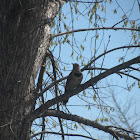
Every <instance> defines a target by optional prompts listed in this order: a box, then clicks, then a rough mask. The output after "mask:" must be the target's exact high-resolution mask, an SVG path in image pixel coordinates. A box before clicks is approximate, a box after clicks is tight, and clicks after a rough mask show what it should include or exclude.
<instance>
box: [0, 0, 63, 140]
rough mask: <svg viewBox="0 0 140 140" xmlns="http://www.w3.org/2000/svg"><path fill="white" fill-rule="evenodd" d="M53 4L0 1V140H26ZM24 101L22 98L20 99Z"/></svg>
mask: <svg viewBox="0 0 140 140" xmlns="http://www.w3.org/2000/svg"><path fill="white" fill-rule="evenodd" d="M60 7H61V2H60V1H55V0H22V1H20V0H0V126H1V127H0V139H1V140H10V139H11V140H13V139H20V140H26V139H29V136H30V127H31V123H26V122H24V119H23V118H24V117H25V116H26V115H28V114H29V113H31V111H33V109H34V106H35V102H31V101H30V102H28V101H29V100H31V99H32V98H34V94H33V90H34V82H35V78H36V76H37V73H38V70H39V68H40V65H41V62H42V60H43V57H44V55H45V53H46V50H47V48H48V46H49V41H50V38H51V30H50V28H51V22H52V20H53V19H54V17H55V16H56V14H57V13H58V11H59V9H60ZM24 97H25V98H24Z"/></svg>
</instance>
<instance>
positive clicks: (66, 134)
mask: <svg viewBox="0 0 140 140" xmlns="http://www.w3.org/2000/svg"><path fill="white" fill-rule="evenodd" d="M42 133H43V134H45V133H47V134H56V135H65V136H77V137H83V138H88V139H91V140H96V139H93V138H91V137H88V136H85V135H79V134H68V133H58V132H48V131H43V132H39V133H36V134H34V135H32V136H31V138H33V137H35V136H37V135H40V134H42Z"/></svg>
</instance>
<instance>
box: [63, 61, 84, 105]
mask: <svg viewBox="0 0 140 140" xmlns="http://www.w3.org/2000/svg"><path fill="white" fill-rule="evenodd" d="M82 79H83V74H82V72H81V70H80V67H79V64H77V63H74V64H73V70H72V71H71V73H70V74H69V76H68V78H67V82H66V86H65V94H66V93H67V92H68V91H71V90H73V89H74V88H76V87H77V86H78V85H80V83H81V81H82ZM67 102H68V99H67V100H64V101H63V104H64V105H66V103H67Z"/></svg>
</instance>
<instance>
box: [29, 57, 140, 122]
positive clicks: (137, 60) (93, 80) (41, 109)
mask: <svg viewBox="0 0 140 140" xmlns="http://www.w3.org/2000/svg"><path fill="white" fill-rule="evenodd" d="M136 63H140V56H138V57H136V58H134V59H132V60H130V61H127V62H125V63H123V64H120V65H118V66H115V67H113V68H111V69H108V70H106V71H105V72H103V73H101V74H99V75H97V76H96V77H94V78H91V79H90V80H89V81H87V82H86V83H84V84H82V85H80V86H79V87H78V88H77V89H74V90H73V91H72V92H68V93H67V94H63V95H61V96H58V97H56V98H53V99H51V100H48V101H47V102H46V103H45V104H43V105H41V106H40V107H39V108H37V109H36V110H35V111H33V112H31V114H30V115H28V116H27V118H32V120H34V119H36V118H38V115H39V114H40V113H42V112H45V110H46V109H48V108H49V107H51V106H53V105H54V104H57V103H59V102H62V101H63V100H65V99H68V98H70V97H72V96H74V95H76V94H78V93H79V92H81V91H83V90H85V89H87V88H88V87H90V86H92V85H94V84H96V83H97V82H98V81H99V80H101V79H104V78H105V77H107V76H109V75H111V74H113V73H117V72H119V71H120V70H122V69H125V68H128V67H129V66H130V65H132V64H136Z"/></svg>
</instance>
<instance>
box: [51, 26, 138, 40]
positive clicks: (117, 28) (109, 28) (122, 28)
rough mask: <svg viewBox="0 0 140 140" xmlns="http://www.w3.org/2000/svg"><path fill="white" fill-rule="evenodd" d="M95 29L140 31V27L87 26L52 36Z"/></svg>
mask: <svg viewBox="0 0 140 140" xmlns="http://www.w3.org/2000/svg"><path fill="white" fill-rule="evenodd" d="M94 30H130V31H140V29H134V28H124V27H99V28H85V29H76V30H72V31H67V32H63V33H59V34H56V35H53V36H52V39H53V38H55V37H58V36H62V35H65V34H70V33H75V32H83V31H94Z"/></svg>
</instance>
